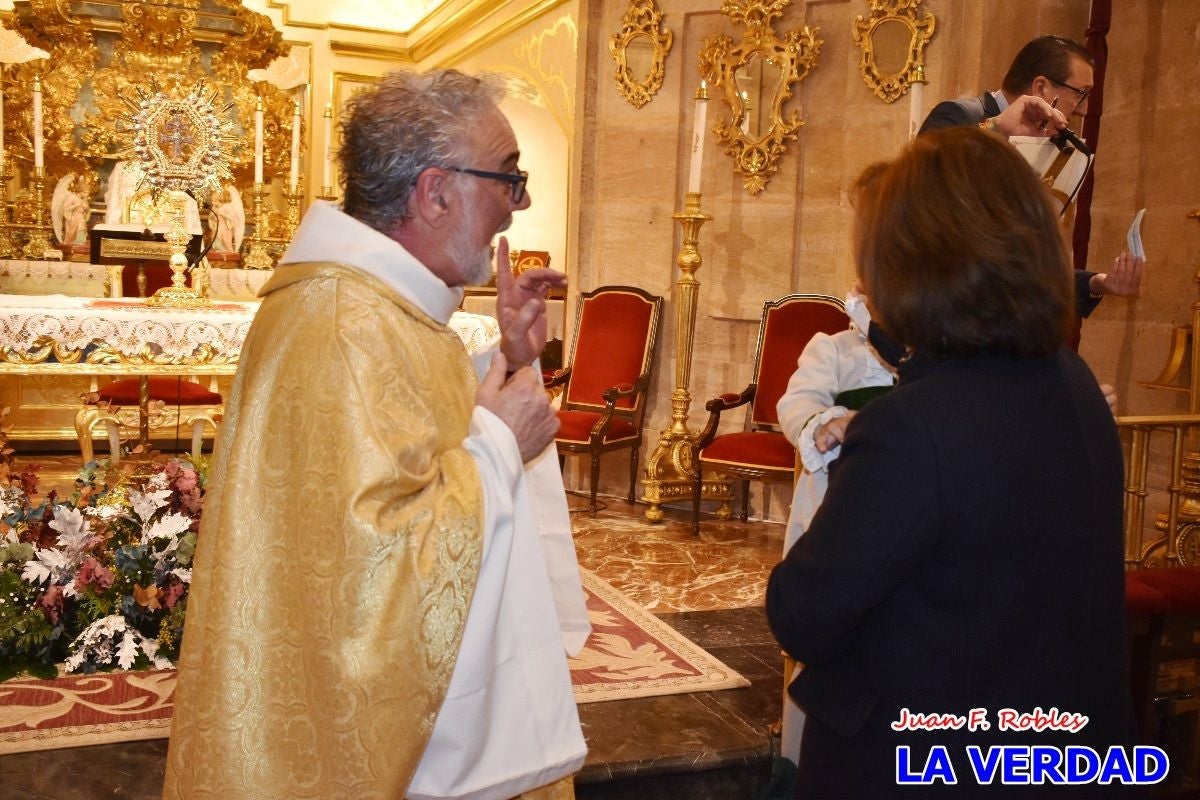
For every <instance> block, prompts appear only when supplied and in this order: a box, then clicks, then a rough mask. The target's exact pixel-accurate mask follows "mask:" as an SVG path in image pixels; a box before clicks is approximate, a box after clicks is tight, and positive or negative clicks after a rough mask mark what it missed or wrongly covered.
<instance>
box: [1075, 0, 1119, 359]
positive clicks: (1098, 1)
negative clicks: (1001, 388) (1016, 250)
mask: <svg viewBox="0 0 1200 800" xmlns="http://www.w3.org/2000/svg"><path fill="white" fill-rule="evenodd" d="M1111 24H1112V0H1092V15H1091V18H1090V19H1089V20H1088V27H1087V34H1086V35H1087V41H1086V44H1087V49H1088V50H1089V51H1090V52H1091V54H1092V58H1094V59H1096V66H1095V70H1094V75H1093V86H1092V93H1091V94H1090V95H1088V113H1087V116H1086V117H1084V120H1083V133H1082V135H1083V138H1084V141H1086V142H1087V143H1088V145H1089V146H1091V148H1092V151H1093V152H1095V153H1096V154H1097V156H1099V153H1100V116H1101V114H1103V113H1104V73H1105V70H1106V68H1107V67H1108V29H1109V27H1110V26H1111ZM1094 184H1095V171H1094V170H1093V171H1092V172H1089V173H1088V176H1087V179H1086V180H1085V181H1084V182H1083V186H1082V187H1081V188H1080V190H1079V196H1078V197H1077V198H1076V201H1075V231H1074V235H1073V237H1072V240H1071V248H1072V252H1073V255H1074V259H1075V268H1076V269H1087V264H1088V239H1089V238H1090V237H1091V234H1092V188H1093V186H1094ZM1081 324H1082V320H1078V319H1077V320H1075V332H1074V335H1073V337H1072V341H1071V346H1072V347H1073V348H1076V349H1078V348H1079V330H1080V326H1081Z"/></svg>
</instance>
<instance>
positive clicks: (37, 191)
mask: <svg viewBox="0 0 1200 800" xmlns="http://www.w3.org/2000/svg"><path fill="white" fill-rule="evenodd" d="M45 189H46V168H45V167H34V168H33V200H34V206H33V207H34V210H35V214H36V216H35V217H34V223H33V227H32V228H30V229H29V241H28V242H26V243H25V247H24V248H23V249H22V250H21V254H22V255H23V256H25V258H27V259H29V260H30V261H44V260H45V259H46V251H47V250H52V249H53V248H54V246H53V245H52V244H50V226H49V225H47V224H46V197H45Z"/></svg>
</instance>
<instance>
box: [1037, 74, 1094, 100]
mask: <svg viewBox="0 0 1200 800" xmlns="http://www.w3.org/2000/svg"><path fill="white" fill-rule="evenodd" d="M1046 80H1048V81H1050V82H1051V83H1053V84H1054V85H1055V86H1061V87H1062V88H1064V89H1070V90H1071V91H1072V92H1074V93H1075V95H1076V99H1075V105H1076V106H1081V105H1083V104H1084V102H1085V101H1086V100H1087V99H1088V95H1089V94H1091V93H1092V90H1091V89H1076V88H1075V87H1074V86H1072V85H1071V84H1069V83H1063V82H1062V81H1056V80H1054V78H1051V77H1049V76H1046Z"/></svg>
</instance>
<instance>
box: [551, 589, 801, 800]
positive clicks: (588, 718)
mask: <svg viewBox="0 0 1200 800" xmlns="http://www.w3.org/2000/svg"><path fill="white" fill-rule="evenodd" d="M659 618H660V619H661V620H662V621H663V622H665V623H666V624H668V625H670V626H671V627H672V628H674V629H675V630H677V631H679V632H680V633H681V634H683V635H684V636H686V637H687V638H688V639H691V640H692V641H693V642H695V643H696V644H697V645H699V646H700V647H702V648H704V649H705V650H707V651H708V652H709V653H711V654H712V655H713V656H715V657H716V658H718V659H720V660H721V661H722V662H724V663H725V664H726V665H728V666H729V667H731V668H733V669H735V670H737V671H738V672H740V673H741V674H742V675H743V676H744V677H746V678H747V679H748V680H749V681H750V686H749V687H748V688H745V689H726V690H723V691H718V692H697V693H692V694H677V695H665V696H660V697H648V698H644V699H635V700H618V701H612V702H604V703H585V704H583V705H581V706H580V707H579V716H580V720H581V722H582V723H583V731H584V735H585V736H586V737H587V742H588V751H589V752H588V759H587V762H586V763H585V764H584V767H583V769H582V770H581V771H580V773H579V774H578V775H577V776H576V778H575V796H576V797H577V798H578V800H654V799H655V798H662V800H677V798H685V797H686V798H688V800H752V799H753V798H755V797H758V796H759V795H760V793H762V792H763V791H764V790H765V788H766V787H767V785H768V783H769V781H770V778H771V762H772V758H773V756H774V755H775V750H776V749H777V747H778V743H777V740H773V739H772V737H771V735H770V733H769V730H768V729H769V727H770V725H771V724H772V723H773V722H774V721H776V720H777V719H779V715H780V708H781V702H782V694H781V692H782V688H783V659H782V656H780V652H779V645H778V644H776V642H775V640H774V638H773V637H772V636H771V633H770V630H769V629H768V627H767V622H766V616H765V614H764V612H763V609H762V608H742V609H728V610H721V611H689V612H681V613H674V614H662V615H660V616H659Z"/></svg>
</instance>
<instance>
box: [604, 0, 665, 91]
mask: <svg viewBox="0 0 1200 800" xmlns="http://www.w3.org/2000/svg"><path fill="white" fill-rule="evenodd" d="M662 18H663V13H662V12H661V11H659V10H658V5H657V4H656V3H655V2H654V0H629V9H628V10H627V11H626V12H625V16H624V17H622V18H621V31H620V32H619V33H614V34H613V35H612V37H611V38H610V39H609V42H608V49H609V50H611V51H612V57H613V60H614V61H616V62H617V91H619V92H620V93H621V96H622V97H624V98H625V99H626V100H628V101H629V104H630V105H631V106H633V107H634V108H641V107H642V106H644V105H646V103H649V102H650V98H652V97H654V95H655V93H657V92H658V90H659V89H661V88H662V84H663V74H664V62H665V61H666V58H667V53H669V52H671V42H672V41H673V39H674V38H675V34H674V33H672V32H671V31H670V30H668V29H665V28H662V27H661V26H662Z"/></svg>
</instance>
